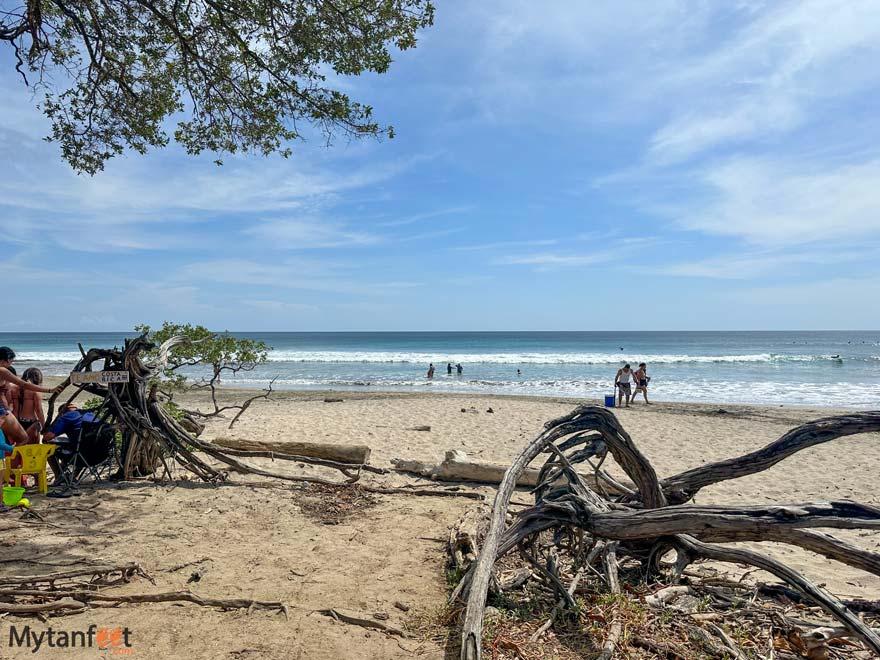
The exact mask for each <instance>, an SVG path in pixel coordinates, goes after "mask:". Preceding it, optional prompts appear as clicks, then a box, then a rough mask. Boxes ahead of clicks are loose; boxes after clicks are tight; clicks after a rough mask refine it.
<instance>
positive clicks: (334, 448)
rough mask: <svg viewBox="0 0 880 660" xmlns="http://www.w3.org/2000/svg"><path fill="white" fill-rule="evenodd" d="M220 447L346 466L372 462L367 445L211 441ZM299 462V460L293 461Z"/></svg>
mask: <svg viewBox="0 0 880 660" xmlns="http://www.w3.org/2000/svg"><path fill="white" fill-rule="evenodd" d="M211 442H212V443H214V444H215V445H217V446H218V447H225V448H226V449H238V450H240V451H263V452H271V453H272V454H274V455H281V454H289V455H292V456H305V457H308V458H323V459H326V460H328V461H336V462H337V463H346V464H365V463H369V462H370V448H369V447H367V446H366V445H332V444H326V443H325V444H321V443H317V442H291V441H289V440H279V441H277V442H276V441H272V442H264V441H262V440H247V439H244V438H227V437H225V436H220V437H217V438H214V439H213V440H211ZM291 460H297V459H291Z"/></svg>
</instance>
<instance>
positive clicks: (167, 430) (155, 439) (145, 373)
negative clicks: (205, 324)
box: [48, 336, 365, 485]
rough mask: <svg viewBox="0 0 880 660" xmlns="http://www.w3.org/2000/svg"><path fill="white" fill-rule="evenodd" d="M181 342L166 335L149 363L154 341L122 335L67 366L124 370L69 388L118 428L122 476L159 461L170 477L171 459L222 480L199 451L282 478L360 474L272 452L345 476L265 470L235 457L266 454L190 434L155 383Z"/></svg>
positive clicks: (353, 477)
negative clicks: (117, 376) (119, 378)
mask: <svg viewBox="0 0 880 660" xmlns="http://www.w3.org/2000/svg"><path fill="white" fill-rule="evenodd" d="M184 341H185V339H184V338H182V337H172V338H171V339H169V340H168V341H166V342H165V343H164V344H162V345H161V346H160V347H159V350H158V358H157V359H156V360H155V361H154V362H151V363H147V362H145V361H144V359H143V354H144V353H145V352H147V351H150V350H151V349H153V348H154V345H153V344H150V343H149V342H148V341H147V340H146V338H145V336H141V337H137V338H135V339H130V340H126V341H125V347H124V348H123V349H122V350H118V349H115V348H114V349H98V348H92V349H91V350H89V351H88V352H84V354H83V357H82V359H81V360H80V361H79V362H78V363H77V364H76V366H75V367H74V369H73V371H78V372H84V371H91V370H92V367H93V366H94V365H95V364H96V363H102V364H101V366H100V368H101V369H102V370H104V371H126V372H128V374H129V382H128V383H111V384H108V385H101V384H94V383H89V384H83V385H77V386H76V387H77V391H76V392H75V393H74V396H76V394H77V393H79V392H80V391H86V392H89V393H90V394H93V395H96V396H99V397H101V398H103V399H104V403H103V405H102V406H101V407H100V409H99V410H98V411H97V415H98V418H99V419H100V420H102V421H104V422H106V423H107V424H111V425H114V426H115V427H116V428H118V429H120V430H121V431H122V434H123V438H124V447H125V448H126V451H125V456H123V457H122V464H123V469H124V473H125V477H126V478H128V477H131V476H133V475H134V474H139V475H141V476H143V475H145V474H151V473H153V472H154V471H155V469H156V468H157V467H159V466H160V464H161V467H162V468H163V469H164V476H170V473H171V468H170V465H169V462H171V461H173V462H176V463H177V464H179V465H180V466H182V467H183V468H184V469H186V470H187V471H189V472H191V473H193V474H194V475H196V476H197V477H198V478H199V479H201V480H203V481H207V482H210V483H214V482H219V481H224V480H226V479H227V473H226V472H225V471H221V470H220V469H217V467H215V465H212V464H211V463H210V462H209V461H207V460H205V458H204V456H205V455H206V456H208V457H210V458H211V459H214V460H215V461H218V462H220V463H222V464H224V465H226V466H229V468H231V469H234V470H236V471H238V472H244V473H249V474H257V475H261V476H265V477H271V478H273V479H282V480H286V481H296V482H305V481H308V482H313V483H320V484H325V485H345V484H348V483H353V482H355V481H357V480H358V479H359V478H360V473H361V471H362V470H363V469H364V468H365V466H364V465H360V464H342V463H339V464H336V463H333V462H329V461H326V460H322V459H313V458H311V457H308V456H299V455H288V454H285V453H272V455H271V456H270V457H271V458H272V459H273V460H283V461H288V462H296V463H309V464H314V465H320V466H323V467H327V468H332V469H336V470H339V471H340V472H341V473H342V474H343V476H344V477H345V480H344V481H340V482H336V481H331V480H328V479H322V478H317V477H313V476H305V475H291V474H287V473H283V472H274V471H271V470H266V469H263V468H260V467H257V466H254V465H250V464H247V463H244V462H242V461H240V460H238V458H236V456H241V457H244V456H264V455H267V454H263V453H258V452H241V451H236V450H233V449H224V448H222V447H219V446H217V445H214V444H212V443H209V442H205V441H204V440H200V439H199V438H197V437H196V436H194V435H192V434H191V433H190V432H189V431H187V430H186V429H185V428H184V427H183V426H182V425H181V424H180V422H178V421H177V420H176V419H174V418H173V417H172V416H171V415H170V414H169V413H168V411H167V410H166V409H165V406H163V405H162V402H161V401H160V398H159V397H160V394H159V392H158V388H157V386H156V384H155V381H156V379H157V378H158V376H159V374H160V373H161V371H162V368H163V366H164V364H165V363H166V361H167V359H168V354H169V352H170V351H171V350H172V349H173V348H174V347H175V346H177V345H179V344H181V343H183V342H184ZM69 384H70V379H67V380H65V381H64V383H63V385H65V386H66V385H69ZM57 396H58V394H54V395H52V397H51V398H50V399H49V412H48V419H50V420H51V419H52V415H53V411H54V406H55V400H56V398H57ZM72 398H73V397H71V399H72Z"/></svg>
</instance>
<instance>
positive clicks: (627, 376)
mask: <svg viewBox="0 0 880 660" xmlns="http://www.w3.org/2000/svg"><path fill="white" fill-rule="evenodd" d="M634 376H635V374H634V373H633V371H632V369H630V366H629V365H628V364H625V365H623V368H622V369H618V370H617V375H616V376H614V387H615V388H616V389H617V407H618V408H620V403H621V401H623V399H624V397H626V405H625V406H624V407H625V408H629V400H630V397H631V396H632V383H633V378H634Z"/></svg>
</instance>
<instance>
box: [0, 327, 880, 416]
mask: <svg viewBox="0 0 880 660" xmlns="http://www.w3.org/2000/svg"><path fill="white" fill-rule="evenodd" d="M126 336H133V335H131V334H128V335H126V333H0V345H6V346H11V347H12V348H13V349H14V350H15V351H16V352H17V353H18V355H19V357H18V360H17V362H16V365H18V366H20V367H23V366H24V365H25V364H28V365H35V366H39V367H41V368H42V369H44V371H46V372H47V373H49V374H53V375H62V374H66V373H67V372H68V371H69V370H70V367H71V365H72V364H73V363H74V362H75V361H76V360H77V358H78V357H79V351H78V349H77V342H81V343H82V344H83V346H84V347H85V348H86V349H88V348H91V347H106V346H113V345H120V344H121V343H122V341H123V340H124V338H125V337H126ZM247 336H248V337H251V338H254V339H261V340H263V341H265V342H266V343H267V344H268V345H269V346H272V347H273V351H272V352H271V354H270V361H269V363H268V364H266V365H263V366H261V367H260V368H258V369H257V370H256V371H254V372H250V373H247V374H243V375H239V376H238V377H236V378H230V379H229V380H228V381H226V384H228V385H233V386H238V387H262V386H264V385H265V384H266V383H267V382H268V381H269V379H271V378H273V377H277V380H276V387H277V388H285V389H337V390H350V389H356V390H368V389H383V390H404V391H437V392H483V393H493V394H523V395H539V396H574V397H583V398H590V399H595V398H597V397H601V396H602V395H604V394H611V393H612V389H613V387H612V383H613V379H614V374H615V372H616V371H617V369H618V368H619V367H620V366H622V365H623V363H624V362H625V361H628V362H630V363H631V364H633V365H636V364H638V363H639V362H642V361H643V362H647V363H648V372H649V375H650V376H651V377H652V380H651V388H650V393H651V395H652V396H653V398H654V399H656V400H658V401H701V402H716V403H766V404H802V405H824V406H856V407H862V408H869V407H875V408H876V407H880V331H877V332H846V331H839V332H418V333H413V332H377V333H370V332H358V333H297V332H283V333H247ZM835 356H839V357H835ZM430 362H433V363H434V365H435V367H436V375H435V377H434V380H433V381H428V380H427V378H426V377H425V372H426V371H427V368H428V364H429V363H430ZM448 362H451V363H452V364H453V365H455V364H456V363H457V362H460V363H461V364H462V366H463V368H464V372H463V374H462V375H461V376H459V375H457V374H456V373H455V371H454V370H453V374H452V375H447V373H446V364H447V363H448ZM518 369H519V370H520V372H521V373H520V374H517V370H518Z"/></svg>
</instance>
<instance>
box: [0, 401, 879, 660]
mask: <svg viewBox="0 0 880 660" xmlns="http://www.w3.org/2000/svg"><path fill="white" fill-rule="evenodd" d="M242 395H243V393H242V392H235V391H229V390H227V391H224V392H223V398H224V400H227V399H228V400H230V401H231V400H233V399H240V397H241V396H242ZM328 396H332V397H333V398H337V399H343V400H342V401H341V402H334V403H325V402H324V399H325V398H326V397H328ZM181 402H182V403H185V404H186V405H188V406H194V405H204V403H205V402H204V400H200V399H199V398H198V397H196V396H192V395H191V396H188V397H185V398H183V399H181ZM577 403H579V402H578V401H575V400H566V399H549V398H526V397H499V396H467V395H436V394H433V395H432V394H412V393H407V394H398V393H367V392H363V393H351V392H346V393H338V392H336V393H333V394H332V395H328V394H327V393H325V392H317V391H312V392H280V393H277V394H275V395H273V399H272V400H269V401H258V402H257V403H255V404H254V405H253V407H252V408H251V409H250V410H249V411H248V412H247V414H246V415H245V416H244V417H243V418H242V419H241V420H240V422H239V423H238V424H237V425H236V426H235V428H234V429H233V430H231V431H230V430H228V429H227V428H226V427H227V425H228V423H229V418H228V417H227V418H226V419H216V420H213V421H211V422H210V423H209V424H208V426H207V428H206V430H205V432H204V434H203V437H205V438H214V437H217V436H221V435H222V436H232V437H239V438H247V439H254V440H262V441H266V442H272V441H276V440H288V441H309V442H322V443H340V444H350V443H358V444H360V443H362V444H366V445H369V447H370V448H371V449H372V457H371V463H372V464H373V465H376V466H379V467H386V468H387V467H391V463H390V461H391V459H392V458H408V459H419V460H422V461H426V462H437V461H440V460H442V459H443V456H444V453H445V452H446V451H447V450H449V449H459V450H461V451H464V452H465V453H466V454H467V455H468V456H470V457H471V458H473V459H476V460H479V461H481V462H488V463H499V464H507V463H509V462H510V460H511V458H512V457H513V456H514V455H515V453H516V452H517V451H518V450H519V449H520V448H521V447H522V446H523V445H524V443H526V442H527V441H528V440H530V439H531V438H533V437H534V436H535V435H536V434H537V433H538V432H539V430H540V428H541V426H542V425H543V423H544V422H546V421H547V420H549V419H551V418H553V417H556V416H558V415H560V414H562V413H565V412H568V411H569V410H571V409H572V408H573V407H574V406H575V405H576V404H577ZM490 409H491V410H492V411H493V412H488V410H490ZM462 410H464V412H462ZM615 412H616V414H617V415H618V418H619V420H620V421H621V423H622V424H623V426H624V428H625V429H626V430H627V431H628V432H629V433H630V435H631V436H632V438H633V440H634V441H635V442H636V443H637V444H638V445H639V447H640V448H641V450H642V451H643V453H644V454H645V455H646V456H647V457H648V458H649V459H650V460H651V462H652V463H653V464H654V466H655V467H656V469H657V471H658V473H659V474H660V476H661V477H662V476H666V475H669V474H671V473H674V472H678V471H681V470H683V469H686V468H690V467H694V466H697V465H700V464H702V463H706V462H710V461H715V460H719V459H722V458H726V457H731V456H735V455H738V454H742V453H745V452H747V451H750V450H753V449H756V448H758V447H760V446H763V445H765V444H767V443H768V442H771V441H772V440H774V439H776V438H778V437H779V436H780V435H782V434H783V433H785V432H786V431H787V430H789V429H790V428H792V427H794V426H797V425H799V424H802V423H804V422H806V421H809V420H812V419H816V418H819V417H823V416H827V415H829V414H833V413H834V412H836V411H833V410H829V409H808V408H800V407H788V406H784V407H773V408H770V407H760V406H733V405H727V404H725V405H693V404H667V403H657V404H655V405H653V406H648V407H646V406H644V405H643V404H638V405H636V406H635V407H633V408H631V409H623V410H617V411H615ZM417 426H430V431H416V430H412V429H413V428H414V427H417ZM878 440H880V437H877V436H876V435H865V436H857V437H852V438H843V439H839V440H836V441H834V442H831V443H827V444H825V445H821V446H818V447H814V448H811V449H808V450H805V451H802V452H800V453H798V454H797V455H796V456H795V457H794V458H792V459H789V460H788V461H785V462H783V463H782V464H780V465H777V466H776V467H774V468H772V469H770V470H767V471H766V472H763V473H761V474H759V475H756V476H754V477H749V478H744V479H738V480H736V481H732V482H727V483H722V484H719V485H717V486H712V487H710V488H707V489H706V490H705V491H703V492H701V493H700V495H699V496H698V498H697V502H698V503H702V504H711V503H735V504H746V503H752V504H764V503H769V502H773V503H796V502H809V501H817V500H829V499H848V498H852V499H858V500H860V501H862V502H865V503H868V504H875V505H878V504H880V499H878V495H877V492H876V485H877V478H876V465H877V464H878V462H880V443H878ZM248 460H252V462H254V463H257V464H268V463H269V461H268V460H267V459H248ZM273 469H281V470H287V471H290V472H292V473H293V472H295V473H299V474H301V473H303V472H305V473H308V474H314V475H324V476H327V477H330V478H334V479H335V478H338V475H336V474H334V473H332V472H326V471H322V470H321V469H320V468H310V467H306V468H299V467H298V466H296V465H295V464H293V465H291V464H287V465H282V464H280V463H279V462H276V463H275V464H274V465H273ZM230 478H231V481H232V482H234V483H233V484H230V485H224V486H221V487H210V486H206V485H204V484H200V483H197V482H195V481H192V480H178V481H175V482H172V483H165V484H155V483H149V482H144V481H141V482H129V483H124V484H104V485H101V486H100V487H99V488H97V489H94V490H92V489H88V488H87V489H85V490H84V493H83V495H82V496H81V497H78V498H71V499H66V500H52V499H46V498H43V497H34V498H32V500H33V503H34V510H35V511H37V512H38V513H40V515H41V516H43V518H44V522H43V523H41V524H28V525H12V524H9V523H8V522H7V521H8V517H6V519H5V520H4V522H3V523H2V524H4V532H3V535H2V541H0V543H2V546H3V563H2V568H0V571H2V573H4V574H7V575H22V574H38V573H44V572H50V571H60V570H65V569H64V568H63V567H64V566H71V565H76V566H80V565H82V564H93V563H98V562H101V563H112V564H124V563H127V562H136V563H138V564H139V565H140V566H141V567H142V568H143V569H144V571H146V572H147V573H148V574H149V575H150V576H152V578H153V579H154V580H155V585H153V584H150V583H149V582H148V581H147V580H145V579H142V578H138V579H135V580H133V581H132V582H131V583H130V584H127V585H124V586H123V587H122V588H121V589H119V590H118V593H127V594H140V593H155V592H160V591H161V592H164V591H176V590H184V589H190V590H191V591H193V592H194V593H196V594H198V595H199V596H201V597H213V598H247V599H257V600H262V601H281V602H283V603H285V604H287V605H288V606H289V620H288V619H286V618H285V617H284V616H283V615H281V614H279V613H277V612H272V611H263V610H254V611H252V612H250V613H249V614H246V613H245V612H244V611H220V610H217V609H215V608H211V607H200V606H197V605H194V604H188V603H183V604H141V605H122V606H119V607H117V608H113V609H98V610H90V611H88V612H86V613H83V614H78V615H74V616H67V617H62V618H57V619H52V620H51V624H52V625H54V626H55V627H56V628H58V629H62V628H63V629H66V630H72V629H82V628H87V627H88V625H90V624H93V623H94V624H97V625H99V626H113V627H116V626H127V627H128V628H130V630H131V631H132V639H133V646H132V650H133V651H134V654H135V655H139V656H143V657H156V658H176V657H187V658H194V659H200V658H205V659H208V658H211V659H215V658H229V659H236V660H241V659H248V660H256V659H264V658H265V659H266V660H269V659H270V658H271V659H274V658H279V657H288V658H314V659H318V658H351V659H355V658H357V659H364V658H376V659H379V658H431V659H433V658H438V659H439V658H443V657H444V654H445V648H444V643H443V640H442V639H438V638H435V637H433V636H431V635H430V634H429V632H430V631H431V630H432V629H433V630H434V631H435V632H436V626H434V627H433V628H432V625H433V623H435V622H436V621H437V619H438V616H439V614H440V613H441V612H442V611H443V607H444V603H445V596H446V590H447V585H446V581H445V572H444V564H445V549H444V543H445V539H446V534H447V530H448V527H449V526H450V525H451V524H453V523H454V521H455V520H456V519H457V518H458V517H459V516H460V515H461V514H462V512H464V511H465V510H466V509H467V508H468V507H471V506H473V504H474V502H473V500H468V499H464V498H452V497H450V498H437V497H414V496H404V495H378V494H377V495H374V496H372V497H370V498H369V501H366V502H361V503H360V504H359V506H360V507H361V508H356V510H355V512H354V514H353V515H351V516H349V517H348V518H344V519H342V520H341V521H340V520H333V521H329V522H336V523H337V524H325V523H326V522H328V521H327V520H323V521H322V520H321V519H320V514H319V515H317V516H316V515H315V511H316V510H318V511H320V510H321V508H322V507H324V506H326V501H322V500H321V497H320V495H315V494H314V493H312V492H310V491H308V490H305V491H304V490H300V489H296V488H291V487H290V486H289V485H285V484H281V485H280V486H274V487H267V482H266V480H259V479H254V478H251V477H247V478H245V477H243V476H241V475H236V474H232V475H231V477H230ZM363 480H364V482H365V483H369V484H393V485H402V484H406V483H415V482H419V481H421V482H422V483H427V482H425V481H424V480H419V479H417V478H415V477H412V476H410V475H402V474H389V475H372V474H371V475H365V476H364V477H363ZM469 488H470V487H469ZM471 489H472V490H479V491H481V492H483V493H485V494H486V495H487V496H490V497H491V495H492V492H493V489H492V488H490V487H473V488H471ZM517 497H518V498H519V499H520V500H522V501H525V500H526V499H527V495H526V494H525V492H523V493H521V494H519V495H517ZM840 536H842V537H844V538H846V539H847V540H849V541H851V542H853V543H855V544H857V545H859V546H860V547H863V548H865V549H870V550H877V549H880V533H876V532H874V533H866V532H861V533H859V534H854V535H847V534H845V533H841V534H840ZM770 552H771V554H773V555H775V556H776V557H778V558H781V559H784V560H785V561H786V562H787V563H789V564H790V565H791V566H792V567H794V568H796V569H798V570H800V571H802V572H804V573H805V574H806V575H808V576H809V577H811V578H812V579H814V580H815V581H817V582H821V583H825V584H827V586H828V587H829V589H831V590H832V591H833V592H834V593H836V594H837V595H843V596H860V597H868V598H873V599H876V598H877V597H878V595H880V579H878V578H876V577H872V576H868V575H867V574H862V573H859V572H857V571H855V570H853V569H850V568H848V567H846V566H843V565H842V564H838V563H836V562H833V561H830V560H825V559H824V558H820V557H816V556H812V555H808V554H807V553H805V552H802V551H800V550H799V549H794V548H788V547H783V546H774V547H772V548H771V549H770ZM194 572H197V573H198V576H199V577H198V579H197V581H196V579H195V578H193V573H194ZM327 608H334V609H340V610H345V611H349V612H359V613H363V614H367V615H368V616H371V617H374V616H375V617H378V618H380V619H382V620H384V621H386V623H387V624H388V625H393V626H394V627H398V628H402V629H407V630H410V631H411V632H412V636H411V637H408V638H405V639H400V638H397V637H393V636H388V635H385V634H383V633H381V632H379V631H375V630H372V631H371V630H367V629H365V628H362V627H358V626H352V625H347V624H345V623H342V622H338V621H335V620H333V619H332V618H328V617H327V616H325V615H324V614H322V613H321V610H324V609H327ZM386 616H387V618H386ZM5 621H6V622H7V623H18V624H20V625H24V623H26V621H25V620H24V619H18V620H16V619H14V618H13V617H7V618H6V620H5ZM30 623H31V624H32V625H34V622H33V620H30ZM426 631H428V632H426ZM10 651H11V657H22V658H24V657H33V654H32V653H31V651H30V650H27V649H18V650H16V649H10ZM40 653H41V656H40V657H65V658H79V657H83V658H85V657H94V650H88V649H86V650H79V649H76V650H73V649H43V650H41V651H40ZM3 657H7V656H6V655H4V656H3Z"/></svg>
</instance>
